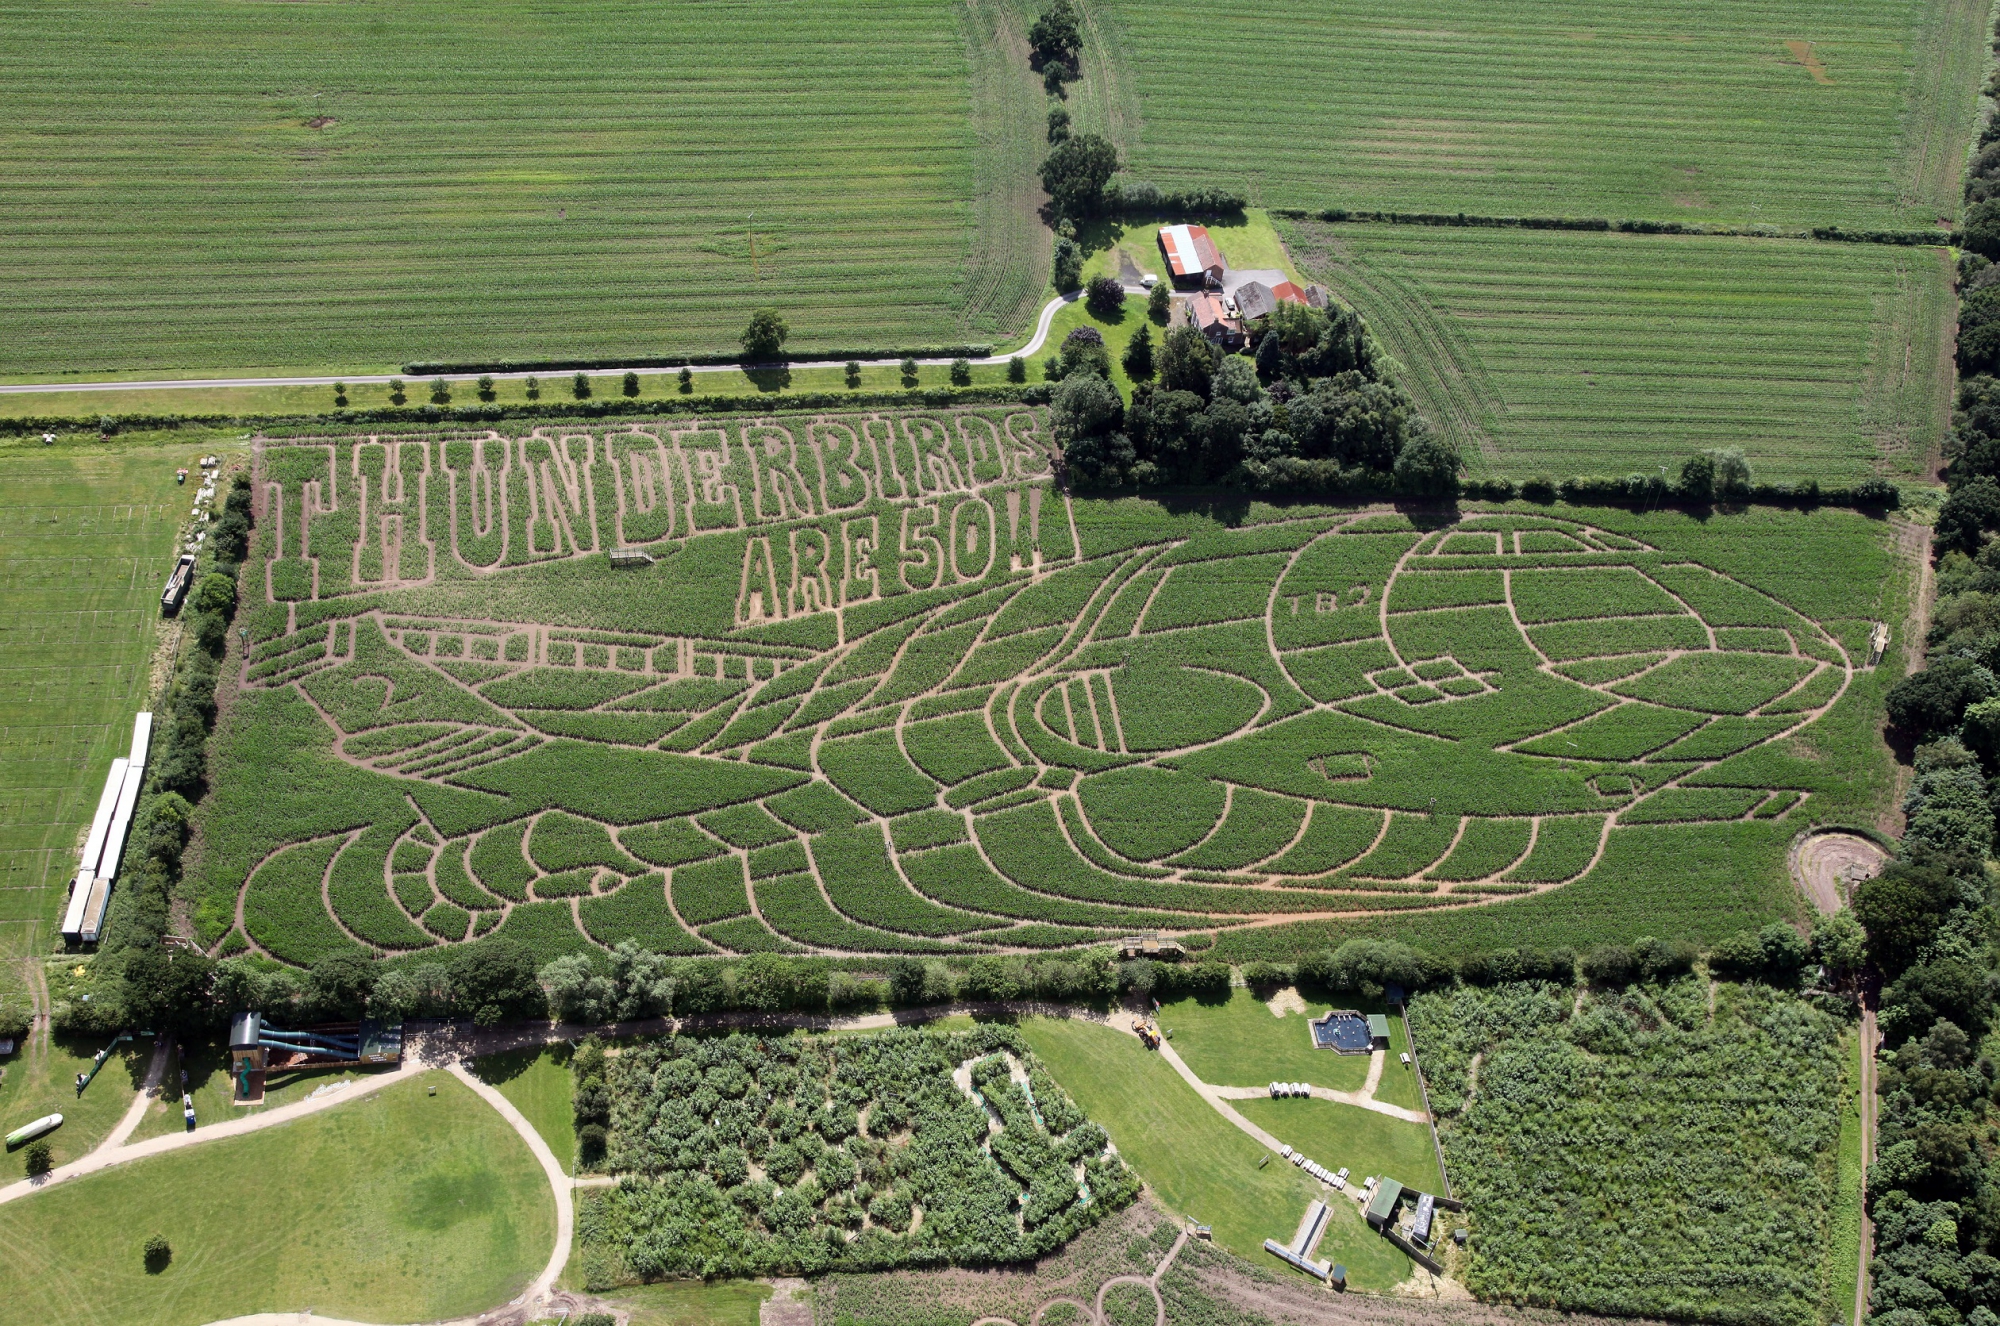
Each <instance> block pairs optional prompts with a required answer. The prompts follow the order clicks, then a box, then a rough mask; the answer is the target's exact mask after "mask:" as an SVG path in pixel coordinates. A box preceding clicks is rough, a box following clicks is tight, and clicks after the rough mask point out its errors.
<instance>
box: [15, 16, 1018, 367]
mask: <svg viewBox="0 0 2000 1326" xmlns="http://www.w3.org/2000/svg"><path fill="white" fill-rule="evenodd" d="M1023 8H1024V7H1022V6H1016V5H1014V4H1012V3H1009V0H977V2H976V3H968V4H966V5H963V6H941V5H935V4H926V3H914V2H912V0H888V2H887V3H881V4H842V5H838V6H835V7H833V8H831V9H828V8H826V7H814V6H805V5H784V6H778V7H775V8H774V7H771V6H764V5H751V4H742V3H727V4H721V5H702V6H690V5H675V6H669V7H668V8H666V9H661V8H660V7H658V6H647V5H639V4H632V3H626V2H624V0H593V2H592V3H590V4H587V5H582V6H571V7H567V8H561V9H554V10H551V9H547V8H544V7H537V6H533V5H526V4H520V3H514V2H513V0H509V2H508V3H503V4H500V5H498V6H495V5H470V4H464V3H450V4H445V5H441V6H440V5H433V6H426V7H423V8H421V9H408V8H400V9H399V8H395V7H380V6H375V7H363V8H353V7H348V6H317V5H304V6H286V7H283V8H281V9H276V10H273V9H267V8H262V7H252V8H244V7H242V6H237V5H232V4H227V3H221V2H220V0H173V3H169V4H164V5H154V6H146V7H131V8H124V9H94V10H92V11H91V12H90V14H89V17H88V20H87V21H83V20H81V19H80V16H79V15H78V14H76V13H75V12H73V11H72V10H70V9H68V8H66V7H64V6H62V5H59V4H51V3H46V2H45V0H17V2H16V3H11V4H8V5H6V6H4V7H0V42H4V43H5V44H7V45H8V46H12V47H15V48H26V47H28V46H32V47H33V48H34V49H35V50H36V51H37V59H36V65H37V69H38V79H37V80H36V81H37V82H38V83H39V85H40V86H39V87H35V86H30V85H29V84H28V83H26V82H24V81H21V80H15V81H14V82H13V83H12V84H10V86H9V87H8V88H6V89H4V90H0V122H4V123H6V124H7V125H8V126H9V130H8V133H7V134H6V135H5V136H4V138H0V209H4V211H5V212H6V214H7V215H8V217H9V223H8V226H7V227H6V233H5V235H4V236H0V328H4V330H0V361H4V362H5V364H6V368H7V371H8V372H9V373H13V374H29V375H38V376H47V375H54V374H63V373H93V372H100V371H104V370H111V369H132V370H148V371H153V372H163V373H186V374H190V375H197V374H198V371H199V370H203V369H220V368H232V369H245V368H250V367H253V366H265V367H272V368H277V367H289V368H306V367H311V366H315V365H318V366H332V367H336V368H345V369H349V370H354V369H356V368H360V367H364V366H369V365H374V366H377V367H378V368H379V369H383V370H386V369H388V368H391V367H393V366H394V365H395V364H396V363H398V362H401V361H404V360H407V359H414V358H467V357H487V356H507V355H515V356H529V355H532V356H548V355H601V354H617V353H640V352H647V351H650V352H652V353H671V352H674V351H689V350H704V351H712V350H715V349H717V348H721V347H726V346H729V345H731V344H733V343H734V340H735V337H736V336H737V334H738V333H739V332H740V331H741V329H742V326H743V323H744V321H745V320H746V318H747V316H748V313H749V311H750V310H751V309H752V308H754V307H757V306H758V305H761V304H781V305H783V306H784V307H785V309H786V310H787V313H788V314H789V316H790V318H791V322H792V327H793V333H794V339H795V341H796V342H797V344H798V345H799V346H800V347H801V348H809V347H810V346H812V345H814V344H819V345H826V344H831V343H834V342H838V343H840V344H842V345H850V344H854V343H856V342H860V343H864V344H881V345H892V346H893V345H906V344H913V343H915V344H934V343H942V342H948V341H959V340H964V339H967V338H974V339H979V340H992V339H998V338H999V337H1001V336H1004V335H1007V334H1010V333H1012V332H1013V331H1014V330H1015V328H1016V327H1017V325H1018V324H1020V323H1021V322H1023V321H1024V320H1025V318H1026V316H1027V313H1028V310H1029V309H1030V307H1031V305H1032V304H1033V302H1034V300H1035V299H1036V297H1037V296H1038V295H1039V294H1040V293H1041V291H1042V290H1043V288H1044V286H1045V284H1046V280H1047V251H1048V243H1049V241H1048V237H1047V233H1046V231H1045V230H1043V229H1041V227H1040V225H1039V222H1038V221H1037V219H1036V218H1035V215H1034V207H1035V203H1036V201H1037V199H1038V198H1039V184H1038V183H1036V182H1035V181H1034V178H1033V168H1034V166H1035V164H1036V163H1037V162H1038V161H1039V160H1040V153H1041V146H1042V145H1041V141H1040V138H1041V135H1040V121H1041V116H1042V100H1043V96H1042V92H1041V89H1040V87H1039V85H1038V83H1037V81H1036V80H1035V78H1034V76H1033V75H1032V74H1031V73H1030V72H1029V71H1028V69H1027V66H1026V60H1025V48H1024V46H1022V44H1021V38H1020V33H1021V32H1022V31H1023V30H1024V29H1025V21H1024V20H1023V19H1022V18H1021V12H1022V10H1023ZM51 87H62V88H64V89H66V92H65V95H63V96H61V97H51V96H48V95H47V90H48V89H49V88H51ZM752 214H754V216H755V222H754V224H755V230H756V263H755V267H754V270H753V264H752V261H751V251H750V237H751V227H752V220H751V218H752Z"/></svg>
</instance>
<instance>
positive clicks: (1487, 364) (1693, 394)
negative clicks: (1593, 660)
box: [1284, 222, 1957, 484]
mask: <svg viewBox="0 0 2000 1326" xmlns="http://www.w3.org/2000/svg"><path fill="white" fill-rule="evenodd" d="M1284 230H1285V233H1286V235H1287V238H1288V241H1289V242H1290V244H1291V246H1292V250H1293V254H1294V256H1295V257H1296V258H1297V260H1298V262H1299V265H1300V266H1301V267H1302V268H1303V269H1304V270H1305V271H1306V272H1308V273H1309V274H1311V275H1312V276H1313V277H1314V278H1315V279H1318V280H1321V281H1324V282H1326V283H1327V284H1328V285H1329V286H1330V287H1331V288H1333V289H1334V290H1335V291H1337V292H1338V293H1339V294H1340V296H1341V297H1342V298H1343V299H1346V300H1347V301H1349V302H1350V303H1352V304H1353V305H1354V306H1355V308H1357V309H1359V310H1360V311H1361V313H1362V314H1363V315H1364V316H1365V317H1367V319H1368V322H1369V326H1370V328H1371V329H1372V330H1373V331H1374V333H1375V335H1376V336H1377V337H1378V338H1380V339H1381V340H1382V342H1383V343H1384V344H1385V345H1387V346H1388V347H1389V349H1390V351H1391V352H1392V353H1394V354H1395V355H1396V357H1397V358H1398V359H1399V360H1401V361H1402V363H1403V365H1404V367H1405V369H1406V370H1407V372H1406V373H1405V374H1404V376H1403V382H1404V385H1405V386H1406V387H1407V389H1408V390H1409V391H1410V392H1411V393H1412V394H1413V395H1414V396H1415V397H1416V398H1417V400H1418V402H1419V404H1420V405H1421V407H1422V409H1423V410H1424V413H1425V414H1426V415H1427V416H1428V417H1429V418H1430V419H1431V420H1432V421H1433V422H1434V423H1435V424H1437V425H1439V426H1440V427H1442V428H1443V429H1444V430H1445V431H1446V432H1447V433H1448V434H1450V435H1451V437H1452V438H1453V439H1454V440H1455V441H1456V442H1457V443H1458V445H1459V448H1460V450H1461V452H1462V453H1463V454H1464V455H1465V457H1466V459H1467V462H1468V464H1469V466H1470V468H1471V469H1472V471H1473V472H1474V473H1475V474H1505V475H1511V476H1512V477H1514V478H1516V479H1520V478H1525V477H1527V476H1529V475H1533V474H1550V475H1554V476H1556V477H1557V478H1562V477H1565V476H1568V475H1572V474H1612V475H1623V474H1627V473H1630V472H1633V471H1635V470H1636V471H1639V472H1641V473H1645V474H1653V473H1656V472H1657V470H1658V468H1659V467H1660V466H1662V465H1665V466H1667V467H1668V473H1669V477H1671V476H1672V475H1673V474H1675V473H1678V467H1679V464H1680V461H1681V460H1682V458H1684V457H1685V456H1687V455H1688V454H1689V453H1691V452H1694V451H1698V450H1701V449H1702V448H1705V447H1739V448H1741V449H1742V451H1743V453H1744V455H1745V456H1746V457H1747V458H1748V459H1749V461H1750V464H1751V467H1752V470H1753V472H1754V473H1755V474H1756V476H1757V477H1758V478H1760V479H1771V480H1778V479H1788V480H1797V479H1807V478H1813V479H1818V480H1819V481H1820V482H1821V483H1823V484H1830V483H1851V482H1853V481H1855V480H1857V479H1860V478H1862V477H1864V476H1866V475H1869V474H1874V473H1886V474H1889V475H1892V476H1898V477H1905V478H1907V477H1916V476H1920V475H1928V474H1930V473H1931V471H1932V469H1934V468H1935V466H1936V464H1937V460H1938V456H1939V454H1940V451H1941V448H1942V445H1943V441H1944V434H1945V432H1946V430H1947V429H1948V428H1949V426H1950V422H1951V390H1952V378H1951V337H1952V333H1953V327H1954V319H1955V317H1956V313H1957V302H1956V299H1955V297H1954V295H1953V288H1952V269H1951V264H1950V261H1949V258H1948V257H1947V256H1946V255H1945V253H1944V252H1943V251H1942V250H1932V249H1887V248H1879V247H1874V246H1868V245H1829V244H1812V243H1805V242H1792V241H1777V240H1760V239H1723V238H1691V237H1673V236H1645V235H1620V234H1588V233H1584V234H1578V233H1568V232H1562V233H1551V232H1543V231H1523V230H1454V229H1432V228H1428V227H1422V226H1359V225H1326V224H1322V223H1318V222H1304V223H1284Z"/></svg>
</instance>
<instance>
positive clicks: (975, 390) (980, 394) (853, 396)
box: [0, 383, 1051, 436]
mask: <svg viewBox="0 0 2000 1326" xmlns="http://www.w3.org/2000/svg"><path fill="white" fill-rule="evenodd" d="M1050 393H1051V388H1050V387H1049V386H1048V385H1047V384H1045V383H1036V384H1034V385H1031V386H1028V387H1020V386H1013V385H1008V386H1001V387H930V388H924V389H920V390H913V391H850V392H833V391H815V392H800V393H797V394H764V393H759V394H758V395H755V396H681V397H666V398H655V399H652V400H643V399H640V398H638V397H605V398H603V399H597V398H593V399H590V400H582V401H547V402H535V403H532V404H522V405H498V404H493V405H486V404H481V405H428V404H426V405H409V406H393V405H387V406H380V407H377V408H374V409H367V410H328V411H323V412H321V413H317V414H122V415H119V414H104V415H99V416H97V417H96V419H94V420H92V419H88V418H84V417H80V416H76V415H36V416H30V417H25V418H20V419H0V435H9V434H11V435H15V436H25V435H27V434H31V433H49V432H63V431H68V432H71V433H74V432H77V431H78V430H79V429H89V428H93V427H94V428H95V429H96V430H97V431H98V432H100V433H105V434H110V433H117V432H121V431H124V430H127V429H173V428H254V429H272V428H313V427H318V428H327V427H345V426H353V425H367V424H391V425H395V424H401V425H435V424H457V423H466V424H477V423H499V422H501V421H503V420H507V419H604V418H617V417H621V416H632V415H638V416H648V417H652V416H661V415H676V416H678V415H699V414H751V415H771V414H798V413H802V412H828V411H834V410H851V409H855V408H861V409H880V408H883V407H894V406H903V405H921V406H924V407H926V408H930V409H948V408H951V407H953V406H958V405H1045V404H1047V403H1048V400H1049V396H1050Z"/></svg>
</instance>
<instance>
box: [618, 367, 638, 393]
mask: <svg viewBox="0 0 2000 1326" xmlns="http://www.w3.org/2000/svg"><path fill="white" fill-rule="evenodd" d="M620 386H621V388H622V389H623V391H624V392H625V394H626V395H627V396H637V395H638V394H639V375H638V374H637V373H634V372H633V371H632V370H631V369H629V368H628V369H626V370H625V380H624V381H623V383H621V384H620Z"/></svg>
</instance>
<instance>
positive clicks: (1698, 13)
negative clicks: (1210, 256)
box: [1086, 0, 1987, 227]
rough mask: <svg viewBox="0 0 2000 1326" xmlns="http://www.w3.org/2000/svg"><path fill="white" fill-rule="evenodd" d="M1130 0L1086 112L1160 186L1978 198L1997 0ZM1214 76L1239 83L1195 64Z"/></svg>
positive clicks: (1885, 206) (1110, 25) (1673, 206)
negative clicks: (1972, 162)
mask: <svg viewBox="0 0 2000 1326" xmlns="http://www.w3.org/2000/svg"><path fill="white" fill-rule="evenodd" d="M1108 8H1109V11H1110V13H1109V15H1108V16H1107V17H1104V18H1101V19H1100V21H1099V29H1100V36H1099V39H1100V42H1101V43H1102V44H1103V45H1104V47H1105V49H1106V50H1107V51H1108V52H1110V56H1109V58H1110V59H1111V60H1113V61H1116V62H1118V63H1119V64H1120V65H1121V66H1122V67H1121V68H1119V69H1117V70H1116V71H1115V75H1114V76H1113V77H1111V78H1109V79H1107V80H1105V81H1106V83H1107V84H1108V85H1109V87H1110V89H1111V90H1110V91H1108V92H1103V93H1098V94H1097V100H1094V101H1090V102H1087V103H1086V104H1087V105H1090V106H1091V108H1092V109H1093V110H1096V109H1097V106H1098V102H1100V101H1101V103H1102V104H1103V106H1104V109H1103V110H1102V111H1101V112H1100V115H1101V119H1102V120H1103V121H1104V122H1105V123H1106V124H1107V125H1108V127H1109V128H1110V129H1111V130H1112V133H1113V136H1114V138H1115V139H1116V140H1117V141H1119V142H1120V143H1121V145H1122V146H1123V147H1124V148H1125V150H1126V153H1127V155H1128V156H1129V157H1130V158H1131V160H1132V162H1133V166H1134V170H1135V173H1136V174H1138V175H1140V176H1143V177H1146V178H1150V179H1153V180H1155V181H1157V182H1158V183H1160V184H1161V185H1163V186H1180V185H1190V184H1208V185H1221V186H1224V187H1247V189H1248V191H1249V193H1250V194H1251V196H1252V198H1253V200H1254V201H1257V202H1260V203H1263V204H1265V205H1269V206H1299V207H1327V206H1347V207H1357V208H1379V209H1386V210H1401V211H1440V212H1458V211H1467V212H1479V213H1485V214H1489V215H1490V214H1510V215H1544V216H1546V215H1552V214H1553V215H1583V216H1611V217H1623V216H1633V217H1652V218H1672V219H1677V220H1689V221H1700V220H1719V221H1730V222H1738V223H1745V224H1756V223H1764V224H1771V225H1778V226H1789V227H1798V226H1804V225H1811V224H1822V225H1824V224H1833V223H1838V224H1842V225H1847V226H1899V227H1927V226H1930V225H1933V224H1935V223H1936V222H1937V221H1938V220H1939V219H1940V218H1949V217H1952V216H1955V215H1956V214H1957V203H1958V191H1957V186H1958V171H1959V168H1960V165H1961V164H1962V158H1961V156H1960V153H1961V152H1962V151H1963V145H1964V142H1965V137H1966V135H1967V134H1969V133H1970V132H1971V130H1972V127H1973V125H1974V116H1975V112H1976V99H1975V92H1976V89H1977V87H1978V84H1979V80H1980V74H1981V72H1982V70H1983V68H1984V58H1985V56H1984V51H1983V47H1982V42H1981V37H1982V36H1983V32H1982V28H1983V26H1984V22H1985V18H1986V12H1987V11H1986V6H1984V5H1983V4H1978V3H1975V2H1974V0H1951V2H1950V3H1943V4H1935V5H1925V4H1919V3H1916V2H1915V0H1862V2H1860V3H1851V2H1849V0H1809V2H1808V3H1779V2H1778V0H1750V2H1749V3H1733V4H1728V5H1721V4H1715V3H1710V2H1708V0H1672V2H1671V3H1665V4H1656V3H1645V2H1644V0H1609V2H1608V3H1607V2H1605V0H1535V2H1534V3H1532V4H1512V5H1502V6H1486V7H1468V6H1465V5H1462V4H1456V3H1448V2H1447V0H1419V3H1416V4H1408V3H1403V0H1363V3H1359V4H1350V5H1341V6H1338V7H1328V6H1325V5H1321V4H1315V3H1312V0H1275V3H1261V2H1259V3H1251V2H1250V0H1224V2H1223V3H1219V4H1210V3H1201V4H1196V3H1193V2H1192V0H1166V3H1150V2H1149V3H1144V4H1141V3H1136V2H1135V0H1115V2H1114V3H1112V4H1111V5H1110V6H1109V7H1108ZM1793 43H1797V44H1798V45H1797V46H1796V47H1794V45H1793ZM1208 69H1213V70H1218V71H1221V70H1227V71H1230V73H1231V74H1233V75H1234V76H1233V77H1232V76H1225V77H1203V76H1197V75H1196V74H1195V73H1194V71H1196V70H1208ZM1093 91H1095V90H1093ZM1133 105H1136V107H1137V109H1138V110H1139V111H1140V112H1142V113H1143V114H1142V116H1141V115H1134V114H1132V113H1131V111H1130V110H1129V109H1127V108H1128V107H1131V106H1133Z"/></svg>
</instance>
